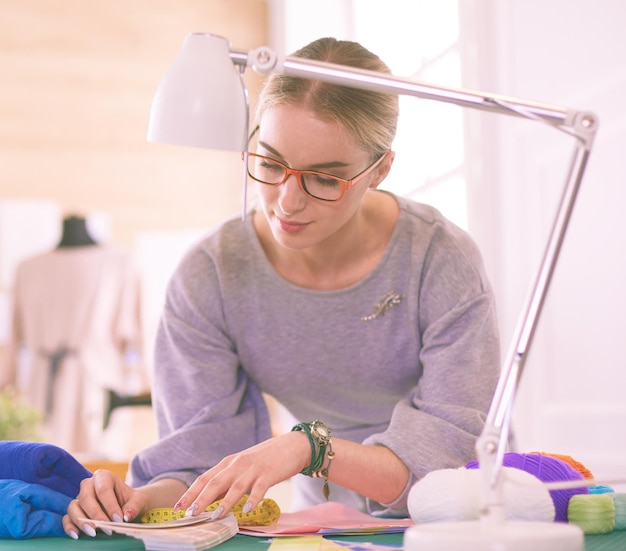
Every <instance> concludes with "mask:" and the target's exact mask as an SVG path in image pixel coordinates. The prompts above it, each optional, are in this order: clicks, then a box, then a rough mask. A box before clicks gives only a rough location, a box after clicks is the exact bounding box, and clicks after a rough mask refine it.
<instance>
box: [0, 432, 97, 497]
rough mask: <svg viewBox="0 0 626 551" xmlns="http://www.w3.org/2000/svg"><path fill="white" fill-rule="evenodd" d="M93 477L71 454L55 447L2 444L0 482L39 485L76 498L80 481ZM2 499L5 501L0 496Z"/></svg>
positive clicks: (16, 442) (36, 443) (17, 442)
mask: <svg viewBox="0 0 626 551" xmlns="http://www.w3.org/2000/svg"><path fill="white" fill-rule="evenodd" d="M89 476H91V473H90V472H89V471H88V470H87V469H86V468H85V467H83V466H82V465H81V464H80V463H79V462H78V461H77V460H76V459H75V458H74V457H73V456H72V455H71V454H69V453H68V452H66V451H65V450H64V449H62V448H59V447H58V446H54V445H52V444H44V443H39V442H25V441H22V440H5V441H0V479H5V480H6V479H12V480H21V481H23V482H29V483H31V484H40V485H42V486H45V487H46V488H49V489H51V490H55V491H57V492H60V493H62V494H65V495H66V496H69V497H72V498H74V497H76V496H77V495H78V491H79V489H80V481H81V480H83V478H87V477H89ZM0 497H2V496H1V495H0Z"/></svg>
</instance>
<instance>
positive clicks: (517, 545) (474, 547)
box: [403, 520, 585, 551]
mask: <svg viewBox="0 0 626 551" xmlns="http://www.w3.org/2000/svg"><path fill="white" fill-rule="evenodd" d="M584 546H585V539H584V535H583V532H582V530H581V529H580V528H579V527H578V526H575V525H573V524H566V523H559V522H529V521H514V520H507V521H504V522H503V523H502V524H500V525H497V526H486V525H485V524H484V523H481V522H480V521H465V522H435V523H432V524H418V525H417V526H412V527H411V528H408V529H407V531H406V532H405V533H404V547H403V549H404V551H423V550H424V549H428V551H529V550H530V551H583V550H584Z"/></svg>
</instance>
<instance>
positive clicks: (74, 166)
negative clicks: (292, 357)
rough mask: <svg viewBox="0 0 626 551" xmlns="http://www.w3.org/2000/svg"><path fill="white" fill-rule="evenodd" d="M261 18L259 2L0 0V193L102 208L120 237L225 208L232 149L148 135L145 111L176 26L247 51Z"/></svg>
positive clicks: (231, 209) (201, 223)
mask: <svg viewBox="0 0 626 551" xmlns="http://www.w3.org/2000/svg"><path fill="white" fill-rule="evenodd" d="M267 27H268V25H267V5H266V2H265V1H264V0H132V1H126V2H122V1H121V0H89V1H86V2H77V1H76V0H55V1H54V2H51V1H48V0H0V200H3V199H16V198H18V199H19V198H25V199H53V200H56V201H58V202H59V203H60V205H61V207H62V209H63V210H64V211H65V212H70V211H71V212H81V213H89V212H92V211H98V212H103V211H104V212H106V213H108V214H109V215H110V216H111V221H112V229H113V241H114V242H116V243H121V244H131V243H132V241H133V239H134V236H135V235H136V234H137V233H138V232H143V231H162V230H180V229H187V228H199V227H210V226H212V225H213V224H215V223H217V222H218V221H220V220H222V219H223V218H224V217H225V216H228V215H231V214H235V213H236V212H238V210H239V208H240V196H241V191H240V188H241V185H240V179H241V167H240V163H241V161H240V159H239V156H238V155H237V154H235V153H224V152H212V151H207V150H200V149H186V148H178V147H173V146H164V145H155V144H148V143H147V142H146V141H145V136H146V129H147V122H148V113H149V109H150V103H151V101H152V97H153V94H154V92H155V90H156V87H157V86H158V83H159V81H160V79H161V77H162V76H163V74H164V73H165V71H166V69H167V67H168V66H169V64H170V63H171V62H172V60H173V59H174V57H175V56H176V55H177V53H178V51H179V49H180V46H181V44H182V41H183V39H184V37H185V36H186V34H187V33H189V32H212V33H215V34H220V35H223V36H226V37H228V38H229V39H230V41H231V44H232V45H233V46H234V47H237V48H242V49H248V48H253V47H256V46H259V45H262V44H266V43H267V34H268V31H267ZM247 80H248V82H249V83H250V86H251V88H252V90H253V93H252V95H254V90H256V89H258V86H259V79H258V78H257V77H255V76H254V75H251V74H250V71H248V76H247Z"/></svg>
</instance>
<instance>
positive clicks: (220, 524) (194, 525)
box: [85, 513, 238, 551]
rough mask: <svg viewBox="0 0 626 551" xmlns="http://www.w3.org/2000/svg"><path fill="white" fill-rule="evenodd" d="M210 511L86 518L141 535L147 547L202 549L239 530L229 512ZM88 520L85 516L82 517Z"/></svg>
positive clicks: (178, 550)
mask: <svg viewBox="0 0 626 551" xmlns="http://www.w3.org/2000/svg"><path fill="white" fill-rule="evenodd" d="M211 514H212V513H204V514H201V515H198V516H197V517H185V518H181V519H177V520H170V521H167V522H157V523H151V524H143V523H135V522H110V521H101V520H89V522H91V523H93V524H94V525H95V526H96V527H98V528H108V529H110V530H113V531H114V532H117V533H118V534H124V535H126V536H131V537H133V538H137V539H140V540H141V541H142V542H143V544H144V546H145V548H146V551H169V550H172V551H204V550H205V549H211V548H213V547H215V546H216V545H219V544H220V543H222V542H225V541H226V540H229V539H230V538H232V537H233V536H235V534H237V531H238V524H237V519H236V518H235V517H234V516H233V515H232V513H231V514H228V515H226V516H225V517H224V518H221V519H220V520H215V521H213V520H211V518H210V517H211ZM85 520H87V519H85Z"/></svg>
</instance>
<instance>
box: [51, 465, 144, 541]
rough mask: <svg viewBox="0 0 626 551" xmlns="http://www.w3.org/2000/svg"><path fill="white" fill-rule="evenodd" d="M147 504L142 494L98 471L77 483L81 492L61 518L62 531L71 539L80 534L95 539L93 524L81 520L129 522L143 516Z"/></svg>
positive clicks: (114, 476)
mask: <svg viewBox="0 0 626 551" xmlns="http://www.w3.org/2000/svg"><path fill="white" fill-rule="evenodd" d="M146 505H147V497H146V496H145V495H144V494H143V493H142V492H140V491H138V490H136V489H135V488H131V487H130V486H128V485H127V484H125V483H124V482H122V481H121V480H120V479H119V478H118V477H117V476H116V475H115V474H113V473H112V472H111V471H107V470H104V469H99V470H97V471H96V472H95V473H94V474H93V476H92V477H90V478H85V479H84V480H83V481H82V482H81V483H80V492H79V493H78V496H76V499H74V500H72V501H71V502H70V504H69V506H68V508H67V514H66V515H65V516H64V517H63V529H64V530H65V533H66V534H67V535H68V536H70V537H71V538H73V539H77V538H78V534H79V531H82V532H84V533H85V534H87V535H88V536H91V537H94V536H95V535H96V530H95V527H94V525H93V524H91V523H89V522H88V521H85V520H84V519H94V520H112V521H115V522H122V521H124V522H129V521H131V520H133V519H134V518H136V517H138V516H140V515H141V514H143V513H144V512H145V511H144V509H145V508H146Z"/></svg>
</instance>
